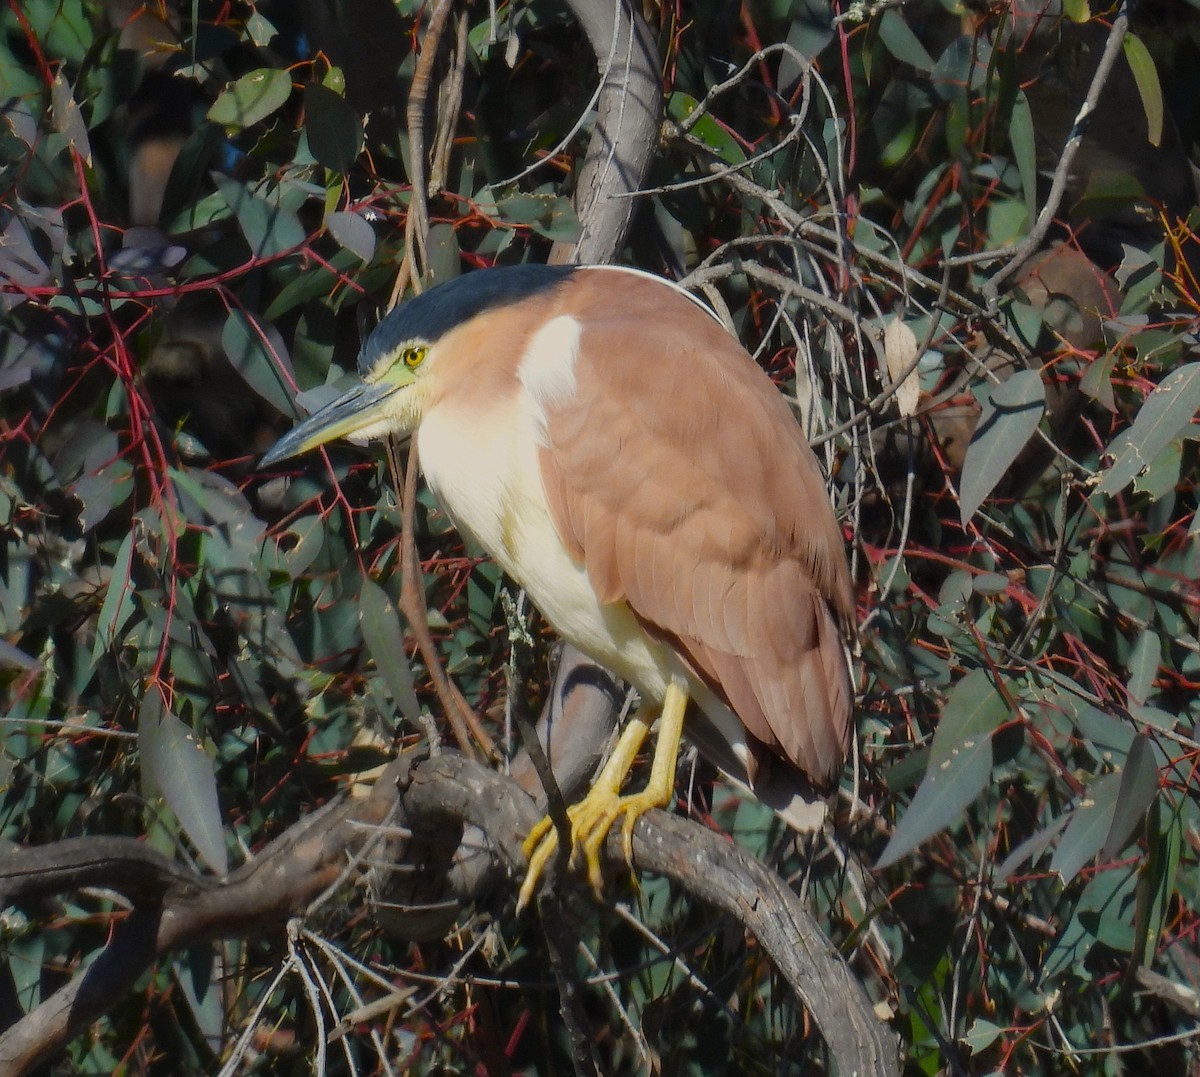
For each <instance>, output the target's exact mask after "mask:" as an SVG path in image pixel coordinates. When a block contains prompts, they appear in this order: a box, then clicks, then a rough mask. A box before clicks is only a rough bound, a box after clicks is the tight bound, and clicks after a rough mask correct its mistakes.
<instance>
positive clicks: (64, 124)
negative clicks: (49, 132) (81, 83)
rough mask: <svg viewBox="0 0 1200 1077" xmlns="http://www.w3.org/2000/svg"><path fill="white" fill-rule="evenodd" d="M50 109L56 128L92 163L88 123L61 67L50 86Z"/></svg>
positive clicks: (80, 154) (81, 155)
mask: <svg viewBox="0 0 1200 1077" xmlns="http://www.w3.org/2000/svg"><path fill="white" fill-rule="evenodd" d="M50 111H51V115H52V116H53V118H54V128H55V130H56V131H60V132H61V133H62V134H63V135H64V136H65V137H66V139H67V141H68V142H69V143H70V144H71V145H72V146H74V147H75V149H76V151H77V152H78V154H79V156H80V157H82V158H83V159H84V160H85V161H86V162H87V163H88V164H89V165H90V164H91V163H92V144H91V142H90V140H89V139H88V129H87V124H86V123H84V122H83V114H82V113H81V112H80V111H79V105H78V103H77V102H76V101H75V97H74V95H73V94H72V93H71V84H70V83H69V82H67V80H66V77H65V76H64V75H63V72H62V69H61V68H59V71H58V74H57V75H55V76H54V82H53V83H52V84H51V86H50Z"/></svg>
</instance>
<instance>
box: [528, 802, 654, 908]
mask: <svg viewBox="0 0 1200 1077" xmlns="http://www.w3.org/2000/svg"><path fill="white" fill-rule="evenodd" d="M670 799H671V790H670V789H669V788H668V790H667V794H666V796H665V797H664V796H662V795H661V793H660V792H658V791H655V790H651V789H646V790H643V791H642V792H640V793H631V794H629V795H628V796H621V795H620V794H619V793H618V792H617V790H615V789H611V788H607V789H605V788H600V787H593V789H592V790H591V792H589V793H588V795H587V796H586V797H584V799H583V800H581V801H580V802H579V803H578V804H572V805H571V807H569V808H568V809H567V820H568V822H569V823H570V830H571V835H570V837H571V856H570V859H569V861H568V863H569V865H570V866H571V867H576V866H577V865H578V864H579V863H580V859H581V858H582V862H583V863H584V864H585V865H586V866H587V877H588V882H589V883H590V884H591V886H592V889H593V890H594V891H595V893H596V894H597V896H598V895H599V894H600V893H601V887H602V884H603V881H604V879H603V874H602V872H601V870H600V849H601V847H602V846H603V845H604V842H605V839H607V837H608V832H609V831H610V830H612V828H613V826H615V825H616V823H617V820H618V819H622V818H623V819H624V822H623V823H622V827H621V829H622V834H623V837H624V846H625V862H626V863H627V864H628V865H629V867H630V869H631V870H632V868H633V828H634V826H635V824H636V823H637V821H638V819H639V818H641V816H642V815H644V814H645V813H646V812H648V811H649V810H650V809H651V808H663V807H666V805H667V804H668V803H670ZM557 850H558V831H557V829H556V828H555V826H554V822H553V820H552V819H550V818H549V816H547V817H546V818H545V819H542V820H541V822H539V823H538V824H537V826H535V827H534V828H533V830H531V831H530V832H529V837H528V838H526V839H525V855H526V856H527V857H528V858H529V870H528V872H527V873H526V875H525V881H524V882H523V883H522V884H521V892H520V894H519V895H518V896H517V909H518V910H521V909H524V908H525V906H526V905H527V904H528V903H529V901H530V899H531V898H532V897H533V895H534V892H535V891H536V890H537V885H538V881H539V879H540V878H541V876H542V872H543V871H545V869H546V865H547V864H548V863H549V862H550V860H551V858H552V857H553V856H554V855H555V853H556V851H557Z"/></svg>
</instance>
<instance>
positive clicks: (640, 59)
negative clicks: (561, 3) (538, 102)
mask: <svg viewBox="0 0 1200 1077" xmlns="http://www.w3.org/2000/svg"><path fill="white" fill-rule="evenodd" d="M567 6H568V7H570V9H571V11H572V13H573V14H574V15H575V17H576V18H577V19H578V20H579V24H580V26H582V27H583V31H584V33H585V34H587V38H588V41H589V42H591V45H592V49H593V51H594V52H595V53H596V60H597V64H598V66H599V68H600V77H601V78H602V79H603V80H604V84H603V87H602V89H601V91H600V102H599V106H598V109H597V117H596V126H595V128H594V129H593V131H592V138H591V142H590V143H589V144H588V151H587V156H586V158H585V159H584V162H583V167H582V168H581V169H580V170H579V179H578V183H577V185H576V190H575V211H576V213H577V214H578V216H579V222H580V226H581V228H582V232H581V234H580V237H579V242H578V243H576V244H574V245H572V244H556V245H555V247H554V250H553V252H552V253H551V255H550V261H551V262H559V263H562V262H577V263H580V264H583V265H587V264H594V263H605V262H611V261H612V260H613V259H614V258H615V257H616V255H617V254H618V253H619V252H620V250H621V247H622V245H623V244H624V242H625V235H626V233H627V232H628V231H629V222H630V220H631V219H632V217H633V212H634V210H635V208H636V200H635V199H633V198H629V197H628V195H629V194H630V193H632V192H634V191H636V190H638V189H639V188H640V187H641V184H642V180H643V179H644V178H645V175H646V172H647V170H648V169H649V167H650V161H651V160H652V159H653V157H654V152H655V150H656V149H657V148H658V134H659V129H660V127H661V125H662V117H663V95H662V86H661V81H660V79H659V74H658V50H657V48H656V47H655V43H654V37H653V35H652V34H651V33H650V28H649V27H648V26H647V25H646V21H645V19H643V18H642V16H641V14H640V13H639V12H638V11H636V10H635V9H634V8H633V7H632V6H631V5H630V4H629V3H628V2H627V0H567Z"/></svg>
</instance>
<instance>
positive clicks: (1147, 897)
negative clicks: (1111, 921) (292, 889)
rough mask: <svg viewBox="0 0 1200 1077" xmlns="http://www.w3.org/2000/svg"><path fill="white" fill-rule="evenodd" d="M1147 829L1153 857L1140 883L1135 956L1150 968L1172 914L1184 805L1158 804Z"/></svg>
mask: <svg viewBox="0 0 1200 1077" xmlns="http://www.w3.org/2000/svg"><path fill="white" fill-rule="evenodd" d="M1147 830H1148V834H1147V842H1148V844H1149V848H1150V855H1149V857H1148V858H1147V861H1146V866H1145V867H1144V868H1143V870H1142V876H1141V878H1140V879H1139V881H1138V894H1137V916H1136V919H1135V933H1136V941H1135V943H1134V947H1135V948H1134V956H1135V957H1140V959H1141V963H1142V964H1143V965H1147V966H1149V965H1152V964H1153V963H1154V955H1155V953H1156V952H1157V950H1158V940H1159V938H1160V936H1161V935H1162V932H1163V928H1164V927H1165V926H1166V923H1167V918H1168V917H1169V916H1170V915H1171V903H1172V899H1173V898H1174V896H1175V876H1176V874H1177V872H1178V870H1179V854H1180V851H1181V849H1182V847H1183V838H1184V831H1185V824H1184V819H1183V805H1182V804H1170V803H1169V802H1168V801H1167V800H1165V799H1162V800H1158V801H1156V802H1155V804H1154V808H1153V812H1152V814H1151V823H1150V826H1149V827H1148V828H1147Z"/></svg>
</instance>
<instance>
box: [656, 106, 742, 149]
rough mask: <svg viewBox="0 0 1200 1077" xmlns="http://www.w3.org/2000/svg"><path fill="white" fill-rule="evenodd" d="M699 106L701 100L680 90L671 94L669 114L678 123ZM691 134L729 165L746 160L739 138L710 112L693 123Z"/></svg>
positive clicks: (668, 107)
mask: <svg viewBox="0 0 1200 1077" xmlns="http://www.w3.org/2000/svg"><path fill="white" fill-rule="evenodd" d="M699 107H700V102H699V101H697V100H696V99H695V98H694V97H692V96H691V95H690V94H686V93H683V92H681V91H680V92H676V93H673V94H671V100H670V101H668V102H667V115H668V116H670V118H671V119H672V120H674V121H675V122H676V123H682V122H683V121H684V120H686V119H688V117H690V116H691V115H692V113H694V112H695V111H696V109H697V108H699ZM691 134H692V136H693V137H694V138H698V139H699V140H700V141H701V142H703V143H704V145H705V146H707V147H708V148H709V149H710V150H712V152H713V153H714V154H715V155H716V156H717V157H719V158H720V159H721V160H722V161H724V162H725V163H726V164H728V165H740V164H742V163H743V162H744V161H745V160H746V154H745V152H744V151H743V150H742V147H741V145H740V144H739V143H738V141H737V139H736V138H734V137H733V136H732V135H731V134H730V133H729V132H728V131H727V130H726V129H725V128H724V127H722V126H721V124H719V123H718V122H717V121H716V120H715V119H714V118H713V117H712V115H710V114H708V113H706V114H705V115H703V116H701V117H700V119H698V120H697V121H696V122H695V124H693V126H692V129H691Z"/></svg>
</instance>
